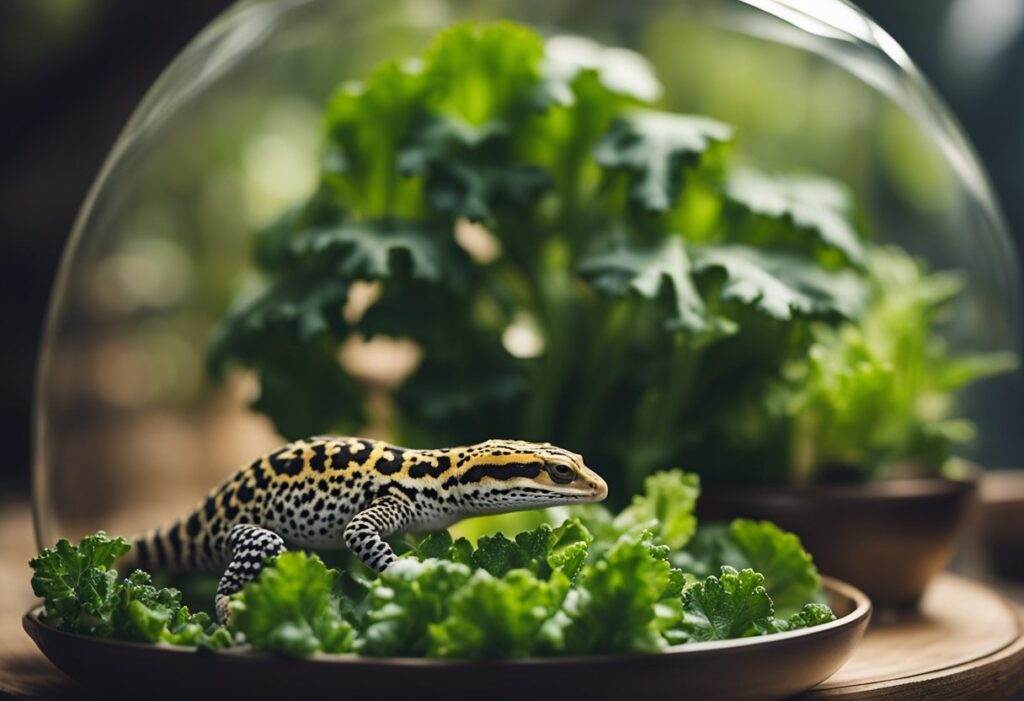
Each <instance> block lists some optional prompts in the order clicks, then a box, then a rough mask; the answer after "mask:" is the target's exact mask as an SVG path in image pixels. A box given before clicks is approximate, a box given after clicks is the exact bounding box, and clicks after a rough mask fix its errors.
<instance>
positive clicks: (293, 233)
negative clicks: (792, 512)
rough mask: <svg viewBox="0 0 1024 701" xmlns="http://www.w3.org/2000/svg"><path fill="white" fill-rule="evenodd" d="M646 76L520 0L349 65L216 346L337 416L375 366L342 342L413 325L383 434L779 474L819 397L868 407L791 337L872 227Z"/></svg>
mask: <svg viewBox="0 0 1024 701" xmlns="http://www.w3.org/2000/svg"><path fill="white" fill-rule="evenodd" d="M623 75H629V76H630V80H623V79H622V76H623ZM658 93H659V88H658V83H657V80H656V78H655V77H654V75H653V73H652V72H651V69H650V67H649V66H648V65H647V64H646V62H645V61H644V60H643V59H642V58H641V57H639V56H637V55H635V54H630V53H629V52H625V51H607V50H604V49H603V47H601V46H600V45H598V44H594V43H592V42H589V41H587V40H584V39H578V38H566V37H556V38H553V39H551V40H548V41H547V42H544V41H543V40H542V39H541V38H540V37H539V36H537V35H536V34H534V33H533V32H531V31H530V30H528V29H526V28H524V27H521V26H517V25H513V24H510V23H499V24H492V25H458V26H455V27H453V28H450V29H448V30H446V31H445V32H442V33H441V34H440V35H439V36H438V37H437V39H436V41H435V42H434V44H433V45H432V46H431V47H430V48H429V49H428V50H427V51H426V52H425V53H424V55H423V56H422V57H421V58H420V59H419V60H416V61H395V62H390V63H387V64H384V65H382V66H380V67H378V68H377V69H376V70H375V71H373V72H372V73H371V75H370V76H369V77H367V78H366V80H365V81H363V82H361V83H347V84H345V85H343V86H342V87H340V88H339V89H338V91H337V93H336V94H335V95H334V96H333V97H332V98H331V99H330V101H329V102H328V104H327V107H326V110H325V131H324V134H325V136H324V138H325V149H324V160H323V169H322V173H321V177H320V183H319V187H318V188H317V190H316V192H315V193H313V195H312V196H311V197H310V199H309V200H308V201H307V202H305V203H304V204H301V205H299V206H297V207H296V208H294V209H293V210H291V211H289V212H287V213H286V214H285V215H284V216H283V217H282V218H281V219H280V221H278V222H277V223H276V224H275V225H274V226H271V227H269V228H268V229H267V230H265V231H264V232H262V233H261V234H260V235H259V237H258V240H257V247H256V249H257V250H256V253H257V255H256V259H257V262H258V263H259V266H260V268H261V271H262V272H263V274H264V277H265V279H266V286H265V289H264V291H263V292H262V294H260V295H258V296H256V297H254V298H251V299H248V300H246V299H243V300H240V301H239V303H238V305H237V306H236V308H235V309H234V310H233V311H232V312H231V313H230V314H229V315H228V317H227V319H226V320H225V322H224V324H223V325H222V326H221V327H220V329H219V330H218V332H217V334H216V335H215V337H214V339H213V341H212V344H211V347H210V356H209V357H210V365H211V368H212V369H213V370H214V371H215V372H216V373H217V374H218V375H222V374H223V373H224V372H226V371H227V370H228V369H229V368H231V367H233V366H236V365H237V366H243V367H247V368H251V369H252V370H254V371H255V372H256V374H257V375H258V376H259V378H260V381H261V387H262V393H261V395H260V397H259V399H258V400H257V402H256V404H255V408H256V409H258V410H260V411H263V412H264V413H266V414H267V415H268V416H269V417H270V418H271V419H273V420H274V422H275V424H276V425H277V427H278V429H279V430H280V431H281V432H282V433H283V434H285V435H287V436H289V437H298V436H301V435H307V434H314V433H319V432H328V431H336V432H352V431H356V430H358V429H359V428H360V427H361V426H363V425H365V423H366V422H367V421H368V420H369V418H370V417H368V415H367V407H368V404H367V402H366V401H365V399H366V395H367V392H368V391H370V389H371V388H374V391H379V382H377V381H376V380H374V378H372V377H369V376H366V375H363V374H361V371H360V370H359V368H358V367H354V366H351V365H350V364H347V363H345V362H340V361H339V360H338V356H339V353H338V350H339V348H340V347H342V346H343V345H347V344H359V343H363V342H365V341H367V340H372V339H373V338H374V337H376V336H386V337H391V338H398V339H405V340H407V341H410V342H412V343H414V344H415V345H416V346H417V347H418V348H419V349H420V350H421V351H422V356H421V360H419V361H418V363H417V364H416V365H415V366H414V367H413V368H412V369H411V371H410V372H409V373H408V374H407V375H405V376H402V377H395V378H394V379H393V382H392V384H391V385H389V387H393V388H394V389H393V400H394V409H395V411H394V412H393V413H389V418H388V419H387V421H388V422H389V424H390V426H391V428H392V429H393V432H394V434H395V435H394V438H395V439H396V440H397V441H399V442H402V443H405V444H409V445H413V446H418V445H431V446H436V445H441V444H458V443H470V442H474V441H478V440H483V439H486V438H489V437H492V436H495V435H514V436H517V437H521V438H524V439H535V440H550V441H552V442H555V443H558V444H561V445H566V446H568V447H571V448H573V449H575V450H578V451H580V452H582V453H584V454H586V455H587V456H588V458H589V459H590V460H592V461H593V462H594V464H600V465H602V466H606V467H607V468H611V469H606V470H605V472H606V476H607V477H608V478H609V481H610V483H611V487H612V491H611V493H612V494H613V495H622V496H623V497H627V496H628V495H630V494H633V493H637V492H639V491H640V490H641V488H642V484H643V479H644V477H645V476H646V475H648V474H650V473H651V472H653V471H654V470H655V469H657V468H658V467H660V466H662V465H664V464H667V463H668V464H670V463H671V462H677V461H678V462H682V461H685V462H686V463H688V464H693V465H698V466H699V468H700V470H701V472H702V474H704V475H705V476H706V477H709V478H711V479H715V480H718V481H723V480H743V481H752V480H753V481H764V480H774V481H781V480H785V479H787V478H788V476H789V465H790V461H791V458H792V456H793V454H794V449H793V446H794V444H798V445H803V442H804V441H806V436H807V434H808V432H809V431H815V430H817V429H813V428H808V426H811V424H813V423H814V422H815V421H817V422H818V423H823V424H824V423H828V422H829V421H834V422H835V423H836V426H837V430H838V428H839V427H840V426H842V427H846V426H849V425H851V423H852V425H853V427H854V428H862V427H861V426H858V425H857V423H856V422H855V421H854V422H851V421H847V420H846V419H844V418H843V417H842V416H839V414H838V413H837V415H836V417H835V418H834V419H830V418H828V417H829V414H828V412H827V411H825V410H824V409H823V408H822V407H827V406H829V405H830V402H831V404H832V405H835V406H838V404H837V402H840V401H841V400H842V399H843V397H842V396H839V397H837V398H836V399H835V401H833V400H832V399H831V398H830V397H831V394H835V393H838V394H839V395H843V390H838V389H837V390H836V391H835V392H831V390H828V391H826V390H822V391H817V392H815V391H813V387H814V386H819V387H826V386H828V381H827V379H826V378H825V375H826V371H825V370H824V369H819V368H816V367H812V368H809V369H803V370H801V369H800V363H801V362H802V361H803V360H804V359H805V358H806V356H807V352H808V349H809V348H810V347H811V345H812V344H817V345H822V344H826V345H827V341H826V336H827V335H828V333H830V332H832V330H834V329H837V328H838V327H839V325H840V323H845V324H846V325H845V326H842V328H854V329H859V328H860V318H861V315H862V314H863V313H864V310H865V308H866V307H865V305H866V304H867V303H868V298H869V297H872V295H873V293H872V290H871V284H872V283H871V280H872V279H873V278H871V277H870V275H869V273H870V268H871V265H870V262H871V261H873V260H875V258H876V256H874V254H873V252H874V251H875V250H876V247H874V246H873V245H872V244H870V243H867V242H866V241H865V238H864V236H863V231H864V228H865V227H864V225H863V222H862V220H863V217H862V216H861V215H860V214H859V212H858V210H857V208H856V206H855V204H854V203H853V201H852V199H851V197H850V195H849V193H848V192H847V191H846V189H845V188H844V187H842V186H841V185H839V184H837V183H834V182H832V181H829V180H826V179H823V178H819V177H814V176H800V177H795V176H780V175H774V174H767V173H762V172H759V171H757V170H755V169H753V168H751V167H749V166H736V165H734V164H733V163H732V159H731V157H730V156H731V151H732V146H733V143H734V139H735V134H734V130H733V128H732V127H731V126H729V125H727V124H724V123H721V122H718V121H716V120H714V119H711V118H708V117H704V116H690V115H679V114H673V113H669V112H664V111H660V110H659V109H658V108H657V104H656V99H657V95H658ZM357 284H359V285H366V284H369V285H370V289H371V290H372V293H371V301H370V304H369V306H368V307H366V305H365V304H361V305H360V304H353V303H352V302H351V299H350V298H351V291H352V289H353V286H355V285H357ZM875 296H877V295H875ZM872 298H874V297H872ZM364 307H365V308H364ZM835 333H843V332H839V331H835ZM522 338H526V339H527V342H526V343H522V342H517V341H516V339H522ZM821 352H822V351H818V353H821ZM838 362H839V364H840V365H842V364H843V361H838ZM801 373H802V375H801ZM801 376H802V377H803V378H804V379H799V378H800V377H801ZM801 383H806V384H808V385H809V386H810V387H811V389H809V390H808V391H807V392H806V393H802V392H801V391H800V386H799V385H800V384H801ZM830 392H831V394H830ZM795 395H799V396H800V398H799V399H794V398H793V397H794V396H795ZM839 413H841V412H839ZM819 415H821V416H822V417H824V418H820V420H819V418H817V417H819ZM377 418H379V417H377ZM812 419H813V420H812ZM827 428H828V427H827V426H826V427H825V429H826V432H827ZM848 435H849V436H850V437H849V438H848V443H849V444H850V445H855V444H857V443H871V442H872V441H875V440H877V439H876V438H875V437H874V436H866V435H864V433H863V431H862V432H861V433H860V434H848ZM855 435H856V436H858V437H854V436H855ZM822 440H823V441H825V442H826V443H829V442H832V441H833V439H831V438H827V437H826V438H823V439H822ZM835 440H838V439H835ZM842 447H844V446H838V448H842ZM822 448H824V449H825V450H821V451H813V460H814V461H817V460H818V459H819V457H820V458H823V459H824V458H829V455H828V453H830V452H833V451H832V448H831V447H830V445H829V444H826V445H823V446H822ZM835 452H845V451H838V449H837V451H835ZM876 452H878V451H874V452H872V453H871V454H870V455H869V454H867V453H865V454H863V455H860V456H852V457H860V458H863V459H865V460H869V459H870V458H871V457H872V456H873V455H874V454H875V453H876ZM804 455H805V453H801V454H800V456H798V459H797V463H798V464H799V465H800V466H801V468H803V466H804V463H803V462H800V460H801V459H802V458H803V456H804Z"/></svg>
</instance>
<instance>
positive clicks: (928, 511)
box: [697, 478, 977, 609]
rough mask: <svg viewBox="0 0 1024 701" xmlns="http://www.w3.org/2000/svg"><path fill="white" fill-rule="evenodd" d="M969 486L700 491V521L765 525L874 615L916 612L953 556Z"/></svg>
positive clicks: (894, 483)
mask: <svg viewBox="0 0 1024 701" xmlns="http://www.w3.org/2000/svg"><path fill="white" fill-rule="evenodd" d="M976 491H977V480H976V479H967V480H950V479H943V478H924V479H900V480H891V481H885V482H876V483H871V484H863V485H816V486H808V487H736V486H732V487H727V486H721V487H717V486H713V485H708V486H706V487H705V489H704V491H703V494H702V496H701V498H700V500H699V502H698V507H697V510H698V515H699V518H700V519H701V520H702V521H703V522H707V521H711V520H714V521H720V520H729V519H732V518H736V517H744V518H752V519H758V520H760V519H766V520H769V521H772V522H774V523H776V524H777V525H778V526H779V527H780V528H784V529H785V530H788V531H793V532H794V533H796V534H797V535H798V536H800V539H801V540H802V541H803V544H804V547H806V548H807V550H808V551H809V552H810V553H811V555H812V556H813V557H814V561H815V563H816V564H817V565H818V569H819V570H820V571H821V573H822V574H827V575H830V576H833V577H838V578H839V579H842V580H844V581H847V582H850V583H851V584H853V585H854V586H856V587H859V588H860V589H861V590H862V591H864V593H865V594H867V595H868V596H869V597H870V598H871V600H872V602H873V603H874V604H875V606H876V607H877V608H888V609H904V608H914V607H916V606H917V604H918V601H919V600H920V598H921V595H922V594H923V593H924V590H925V587H926V586H927V585H928V582H929V581H930V580H931V579H932V577H934V576H935V575H936V574H938V573H939V572H941V571H942V570H943V569H945V567H946V565H947V564H948V563H949V559H950V557H951V556H952V554H953V549H954V546H955V544H956V540H957V537H958V535H959V534H960V531H961V528H962V526H963V524H964V521H965V517H966V515H967V511H968V507H969V506H970V504H971V502H972V500H973V498H974V495H975V493H976Z"/></svg>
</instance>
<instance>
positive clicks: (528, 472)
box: [459, 462, 542, 484]
mask: <svg viewBox="0 0 1024 701" xmlns="http://www.w3.org/2000/svg"><path fill="white" fill-rule="evenodd" d="M541 468H542V465H541V463H539V462H510V463H505V464H504V465H474V466H473V467H471V468H469V469H468V470H466V471H465V472H464V473H463V475H462V476H461V477H460V478H459V482H461V483H462V484H469V483H471V482H479V481H481V480H482V479H484V478H485V477H490V478H492V479H497V480H507V479H512V478H513V477H536V476H537V475H539V474H540V471H541Z"/></svg>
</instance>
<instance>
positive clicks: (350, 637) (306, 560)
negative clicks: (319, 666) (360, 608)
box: [229, 551, 355, 657]
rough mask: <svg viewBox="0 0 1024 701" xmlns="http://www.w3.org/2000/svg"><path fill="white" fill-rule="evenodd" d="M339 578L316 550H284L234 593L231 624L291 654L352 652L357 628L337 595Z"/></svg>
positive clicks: (257, 643) (266, 646)
mask: <svg viewBox="0 0 1024 701" xmlns="http://www.w3.org/2000/svg"><path fill="white" fill-rule="evenodd" d="M337 579H338V572H337V570H330V569H328V568H327V566H326V565H324V563H323V562H322V561H321V560H320V558H319V557H317V556H316V555H307V554H306V553H304V552H298V551H296V552H286V553H282V554H281V555H279V556H278V557H277V558H275V560H274V561H273V564H272V565H270V566H268V567H265V568H264V569H263V571H262V572H261V573H260V577H259V579H258V580H257V581H255V582H251V583H249V584H248V585H246V586H245V588H244V589H243V590H242V591H241V592H240V593H239V594H237V595H236V596H234V597H233V598H232V600H231V602H230V604H229V606H230V619H231V620H230V624H231V628H232V629H233V630H237V631H238V632H240V633H242V634H243V635H245V639H246V641H248V642H249V643H250V644H251V645H253V646H254V647H256V648H258V649H261V650H268V651H271V652H275V653H278V654H280V655H285V656H288V657H303V656H306V655H310V654H312V653H314V652H318V651H320V652H348V651H350V650H352V648H353V645H354V644H355V630H354V628H353V626H352V625H351V624H350V623H349V622H348V621H346V620H345V619H344V618H343V617H342V615H341V610H340V607H339V603H338V600H337V599H336V598H335V597H334V596H333V589H334V586H335V583H336V582H337Z"/></svg>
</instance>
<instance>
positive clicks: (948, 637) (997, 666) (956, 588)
mask: <svg viewBox="0 0 1024 701" xmlns="http://www.w3.org/2000/svg"><path fill="white" fill-rule="evenodd" d="M0 533H3V535H4V542H3V550H0V698H2V697H5V696H10V697H13V698H18V699H68V700H71V699H86V698H90V697H91V696H90V694H89V693H88V692H87V690H85V689H83V688H82V687H81V686H79V685H78V684H76V683H75V682H73V681H71V680H70V679H68V678H67V677H65V676H64V675H63V674H61V673H60V672H59V671H58V670H57V669H56V668H55V667H53V665H51V664H50V663H49V661H47V660H46V658H45V657H43V655H42V653H40V652H39V651H38V650H37V649H36V647H35V645H34V644H33V643H32V641H31V640H29V638H28V636H27V635H26V634H25V633H24V631H23V630H22V629H21V615H22V614H23V613H24V612H25V611H26V610H27V609H28V607H29V606H30V605H31V604H32V602H33V598H32V593H31V591H30V590H29V587H28V580H29V576H30V574H31V573H30V571H29V569H28V567H27V565H26V564H25V563H26V562H27V561H28V559H29V557H31V556H32V554H33V544H32V539H31V536H30V534H31V526H30V520H29V516H28V510H27V507H24V506H18V505H16V506H11V505H8V506H7V507H0ZM1022 688H1024V614H1022V609H1021V608H1020V607H1018V606H1016V605H1014V604H1011V603H1010V602H1008V601H1007V600H1005V599H1004V598H1003V597H1001V596H1000V595H998V594H996V593H995V592H994V591H993V590H991V589H989V588H987V587H985V586H983V585H981V584H978V583H975V582H974V581H972V580H969V579H966V578H964V577H959V576H956V575H943V576H942V577H940V578H938V579H937V580H936V581H935V582H934V583H933V585H932V587H931V588H930V589H929V591H928V594H927V596H926V597H925V600H924V602H923V604H922V608H921V612H920V613H918V614H914V615H904V616H902V617H897V618H890V617H886V616H882V615H877V614H876V616H875V618H874V620H873V621H872V625H871V628H870V629H869V630H868V632H867V635H866V636H865V638H864V641H863V642H862V644H861V646H860V648H859V649H858V651H857V653H856V654H855V655H854V657H853V658H852V659H851V660H850V661H849V662H848V663H847V664H846V666H845V667H843V669H841V670H840V671H839V672H838V673H836V675H835V676H834V677H832V678H831V679H829V680H828V681H826V682H825V683H824V684H822V685H820V686H819V687H817V688H816V689H814V690H813V691H811V692H809V693H808V694H805V695H804V696H803V697H802V698H803V699H805V700H825V699H828V700H830V701H834V700H838V699H843V700H851V701H852V700H858V701H860V700H868V699H897V700H898V699H929V700H932V699H934V700H936V701H944V700H953V699H955V700H957V701H963V700H967V699H986V700H987V699H999V698H1006V697H1009V696H1011V695H1013V694H1014V693H1015V692H1017V691H1018V690H1020V689H1022Z"/></svg>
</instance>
